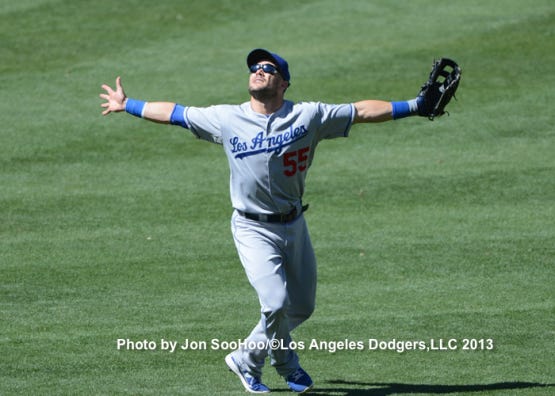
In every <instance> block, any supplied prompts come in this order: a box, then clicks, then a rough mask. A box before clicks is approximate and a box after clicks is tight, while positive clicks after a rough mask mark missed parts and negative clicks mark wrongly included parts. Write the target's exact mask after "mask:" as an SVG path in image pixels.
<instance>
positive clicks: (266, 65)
mask: <svg viewBox="0 0 555 396" xmlns="http://www.w3.org/2000/svg"><path fill="white" fill-rule="evenodd" d="M249 69H250V71H251V73H256V72H257V71H258V70H260V69H262V71H263V72H264V73H269V74H272V75H274V74H276V73H279V71H278V69H277V68H276V67H275V66H274V65H271V64H269V63H257V64H256V65H252V66H251V67H249Z"/></svg>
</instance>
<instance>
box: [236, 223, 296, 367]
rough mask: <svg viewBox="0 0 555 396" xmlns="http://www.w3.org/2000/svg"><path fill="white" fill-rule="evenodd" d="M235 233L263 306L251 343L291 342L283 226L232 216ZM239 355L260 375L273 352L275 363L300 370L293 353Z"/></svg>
mask: <svg viewBox="0 0 555 396" xmlns="http://www.w3.org/2000/svg"><path fill="white" fill-rule="evenodd" d="M232 232H233V238H234V241H235V245H236V248H237V252H238V254H239V258H240V259H241V263H242V264H243V268H244V269H245V273H246V275H247V278H248V280H249V282H250V284H251V285H252V287H253V288H254V289H255V291H256V293H257V295H258V299H259V302H260V307H261V318H260V321H259V322H258V324H257V325H256V326H255V328H254V329H253V330H252V332H251V334H250V335H249V336H248V337H247V339H246V341H247V343H256V344H268V341H269V340H274V339H275V340H282V342H283V343H284V345H288V344H289V342H290V341H291V337H290V335H289V327H290V325H289V320H288V316H287V306H288V303H289V300H288V293H287V279H286V271H285V263H284V251H283V248H284V243H285V239H284V235H283V226H282V225H273V224H262V223H258V222H254V221H251V220H248V219H245V218H244V217H242V216H239V215H237V214H236V213H235V214H234V215H233V217H232ZM235 353H237V354H239V356H240V359H241V362H242V364H243V365H244V368H245V369H247V370H248V371H249V372H250V373H251V374H253V375H257V376H260V375H261V373H262V367H263V366H264V360H265V359H266V357H267V356H268V354H269V353H270V354H271V355H272V362H275V363H276V364H278V365H279V366H283V367H287V368H288V367H296V366H297V365H298V360H297V355H296V353H295V352H294V351H292V350H287V349H283V350H272V351H269V350H268V349H245V348H240V350H238V351H236V352H235Z"/></svg>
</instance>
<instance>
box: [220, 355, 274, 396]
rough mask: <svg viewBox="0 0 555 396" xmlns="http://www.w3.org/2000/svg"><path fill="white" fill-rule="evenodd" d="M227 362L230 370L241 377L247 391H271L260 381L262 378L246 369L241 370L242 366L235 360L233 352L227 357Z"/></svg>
mask: <svg viewBox="0 0 555 396" xmlns="http://www.w3.org/2000/svg"><path fill="white" fill-rule="evenodd" d="M225 364H227V367H229V371H232V372H233V373H235V374H236V375H237V376H238V377H239V379H240V380H241V383H242V384H243V386H244V387H245V390H246V391H247V392H250V393H269V392H270V389H269V388H268V387H267V386H266V385H264V384H263V383H262V382H261V381H260V378H258V377H254V376H252V375H250V374H249V373H247V372H246V371H243V370H241V367H240V366H239V364H238V363H237V362H236V361H235V359H234V358H233V356H232V354H231V353H230V354H229V355H227V356H226V357H225Z"/></svg>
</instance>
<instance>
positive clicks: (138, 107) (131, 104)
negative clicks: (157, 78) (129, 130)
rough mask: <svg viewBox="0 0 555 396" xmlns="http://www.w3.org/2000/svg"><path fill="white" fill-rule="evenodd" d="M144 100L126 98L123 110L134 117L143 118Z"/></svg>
mask: <svg viewBox="0 0 555 396" xmlns="http://www.w3.org/2000/svg"><path fill="white" fill-rule="evenodd" d="M145 105H146V102H144V101H142V100H137V99H131V98H127V102H125V111H126V112H128V113H129V114H131V115H134V116H135V117H141V118H143V113H144V111H145Z"/></svg>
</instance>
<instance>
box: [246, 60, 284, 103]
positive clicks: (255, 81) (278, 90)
mask: <svg viewBox="0 0 555 396" xmlns="http://www.w3.org/2000/svg"><path fill="white" fill-rule="evenodd" d="M258 65H260V66H262V65H272V66H273V67H274V69H275V68H276V65H274V64H273V63H272V62H268V61H261V62H259V63H258ZM283 85H284V80H283V78H282V77H281V75H280V74H279V72H278V71H277V69H275V72H274V71H273V70H268V69H267V71H264V69H263V68H262V67H259V68H258V70H256V71H254V72H251V74H250V77H249V93H250V94H251V95H252V96H253V97H254V98H256V99H260V100H263V99H268V98H274V97H276V96H277V95H279V94H283V91H284V90H283V89H282V87H283Z"/></svg>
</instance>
